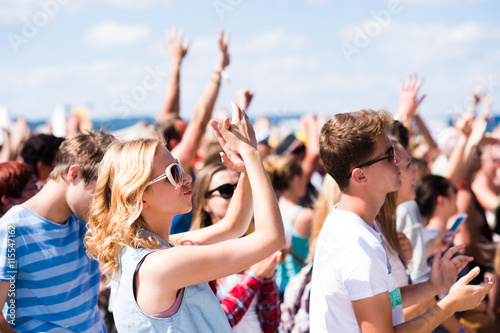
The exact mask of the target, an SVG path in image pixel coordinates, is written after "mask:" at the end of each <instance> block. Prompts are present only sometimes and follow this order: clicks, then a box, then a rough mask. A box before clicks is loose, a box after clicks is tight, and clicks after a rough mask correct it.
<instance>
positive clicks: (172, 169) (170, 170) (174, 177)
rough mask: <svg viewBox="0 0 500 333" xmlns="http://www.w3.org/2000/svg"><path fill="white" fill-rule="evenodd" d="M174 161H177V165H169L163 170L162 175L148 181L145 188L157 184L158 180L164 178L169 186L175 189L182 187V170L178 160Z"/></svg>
mask: <svg viewBox="0 0 500 333" xmlns="http://www.w3.org/2000/svg"><path fill="white" fill-rule="evenodd" d="M175 160H176V161H177V163H172V164H170V165H169V166H168V167H167V168H166V169H165V173H164V174H162V175H160V176H158V177H156V178H155V179H153V180H152V181H150V182H149V183H148V185H147V186H149V185H152V184H154V183H156V182H159V181H160V180H162V179H165V178H167V179H168V181H169V182H170V184H172V185H174V186H175V187H179V186H182V184H183V183H184V168H183V167H182V164H181V162H179V160H178V159H175Z"/></svg>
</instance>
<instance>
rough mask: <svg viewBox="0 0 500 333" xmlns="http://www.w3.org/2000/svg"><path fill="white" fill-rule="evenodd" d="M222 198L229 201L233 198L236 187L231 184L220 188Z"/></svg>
mask: <svg viewBox="0 0 500 333" xmlns="http://www.w3.org/2000/svg"><path fill="white" fill-rule="evenodd" d="M219 193H220V196H221V197H223V198H224V199H229V198H232V197H233V194H234V186H233V185H231V184H224V185H221V186H220V187H219Z"/></svg>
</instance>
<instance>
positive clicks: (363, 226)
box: [309, 110, 494, 333]
mask: <svg viewBox="0 0 500 333" xmlns="http://www.w3.org/2000/svg"><path fill="white" fill-rule="evenodd" d="M393 121H394V120H393V118H392V116H391V115H390V114H389V113H387V112H385V111H378V112H377V111H373V110H361V111H357V112H348V113H342V114H336V115H335V116H333V117H332V118H331V119H330V120H329V121H327V122H326V123H325V125H324V126H323V128H322V130H321V138H320V155H321V159H322V161H323V164H324V166H325V169H326V170H327V172H328V173H329V174H330V175H331V176H332V177H333V179H334V180H335V181H336V182H337V184H338V186H339V188H340V190H341V192H342V198H341V200H340V202H339V204H338V205H337V206H335V207H334V209H332V211H331V212H330V214H329V215H328V217H327V218H326V220H325V222H324V224H323V227H322V229H321V231H320V234H319V236H318V240H317V245H316V251H315V256H314V265H313V274H312V279H311V297H310V317H309V318H310V331H311V333H315V332H408V333H410V332H419V333H421V332H431V331H432V330H434V329H435V328H436V327H437V326H438V325H439V324H440V323H441V322H443V321H444V320H446V319H447V318H449V317H450V316H452V315H453V313H455V312H457V311H464V310H467V309H471V308H474V307H475V306H477V305H478V304H479V303H480V302H481V301H482V300H483V299H484V297H485V296H486V294H487V293H488V291H489V290H490V289H491V287H492V286H493V283H494V280H485V281H484V283H483V284H481V285H479V286H470V285H468V283H469V282H470V281H471V280H472V279H473V278H474V277H475V276H476V275H477V274H478V273H479V268H474V269H473V270H472V271H471V272H470V273H469V274H467V275H466V276H464V277H463V278H461V279H460V280H459V281H458V282H456V283H455V281H456V278H457V276H458V273H459V272H460V271H461V270H462V269H463V268H464V267H465V265H466V263H467V262H468V261H471V260H472V258H471V257H466V256H462V255H457V256H456V257H453V259H452V256H453V255H454V254H455V253H457V252H458V251H460V250H462V249H463V246H457V247H453V248H451V249H450V250H448V251H447V252H446V253H445V254H444V255H443V256H442V257H441V251H439V250H438V252H437V253H436V255H435V257H434V263H433V267H432V271H431V277H430V279H429V280H428V282H424V283H420V284H415V285H409V286H406V287H403V288H399V286H398V285H397V281H396V278H395V276H394V273H393V270H392V267H391V265H390V263H389V260H388V257H387V253H386V250H385V247H384V244H383V242H382V239H381V235H380V230H379V229H378V228H377V226H376V224H375V218H376V216H377V214H378V213H379V211H380V208H381V207H382V205H383V203H384V200H385V198H386V196H387V194H388V193H392V192H395V191H397V190H399V189H400V186H401V178H400V177H401V176H400V175H401V170H400V164H401V161H402V160H401V157H399V156H398V154H396V153H395V151H394V146H393V143H392V142H391V140H390V139H389V137H388V136H387V134H386V132H385V129H386V128H387V126H389V125H390V124H391V123H392V122H393ZM450 288H451V289H450ZM448 291H450V292H449V294H448V296H446V297H444V298H443V299H442V300H440V301H439V302H438V303H437V304H436V305H435V306H433V307H432V308H431V309H429V310H427V311H426V312H424V313H423V314H421V315H420V316H418V317H416V318H413V319H411V320H409V321H407V322H405V319H404V316H403V303H404V305H405V306H409V305H413V304H417V303H419V302H421V301H423V300H426V299H429V298H431V297H434V296H435V295H441V294H443V293H445V292H448Z"/></svg>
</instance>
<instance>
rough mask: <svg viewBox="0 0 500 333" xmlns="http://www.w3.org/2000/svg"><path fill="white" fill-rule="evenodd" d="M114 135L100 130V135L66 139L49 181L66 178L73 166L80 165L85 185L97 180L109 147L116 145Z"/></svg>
mask: <svg viewBox="0 0 500 333" xmlns="http://www.w3.org/2000/svg"><path fill="white" fill-rule="evenodd" d="M115 142H116V139H115V137H114V136H113V135H111V134H109V133H106V132H104V131H103V130H99V132H98V133H93V132H92V133H87V134H79V135H77V136H75V137H72V138H70V139H66V140H65V141H64V142H63V143H62V144H61V146H60V147H59V151H58V153H57V156H56V167H55V168H54V170H52V172H51V173H50V175H49V178H48V179H52V180H57V179H58V178H64V176H66V175H67V174H68V171H69V169H70V168H71V166H73V165H79V166H80V167H81V170H82V178H83V181H84V182H85V184H89V183H91V182H92V181H95V180H97V173H98V168H99V163H100V162H101V160H102V158H103V156H104V153H105V152H106V150H107V149H108V147H109V146H110V145H111V144H112V143H115Z"/></svg>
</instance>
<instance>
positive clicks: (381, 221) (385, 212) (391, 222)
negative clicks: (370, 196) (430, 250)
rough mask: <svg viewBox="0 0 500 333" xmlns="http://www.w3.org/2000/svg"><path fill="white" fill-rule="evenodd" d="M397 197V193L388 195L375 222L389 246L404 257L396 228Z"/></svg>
mask: <svg viewBox="0 0 500 333" xmlns="http://www.w3.org/2000/svg"><path fill="white" fill-rule="evenodd" d="M397 195H398V193H397V192H390V193H387V195H386V196H385V201H384V204H383V205H382V207H381V208H380V211H379V212H378V214H377V217H376V218H375V220H376V221H377V226H378V227H379V228H380V232H381V233H382V235H383V236H384V237H385V240H386V241H387V243H388V245H389V246H390V247H391V248H392V249H393V250H394V251H396V252H397V253H398V254H399V255H401V257H404V256H403V252H402V251H401V246H400V245H399V239H398V231H397V228H396V198H397Z"/></svg>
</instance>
